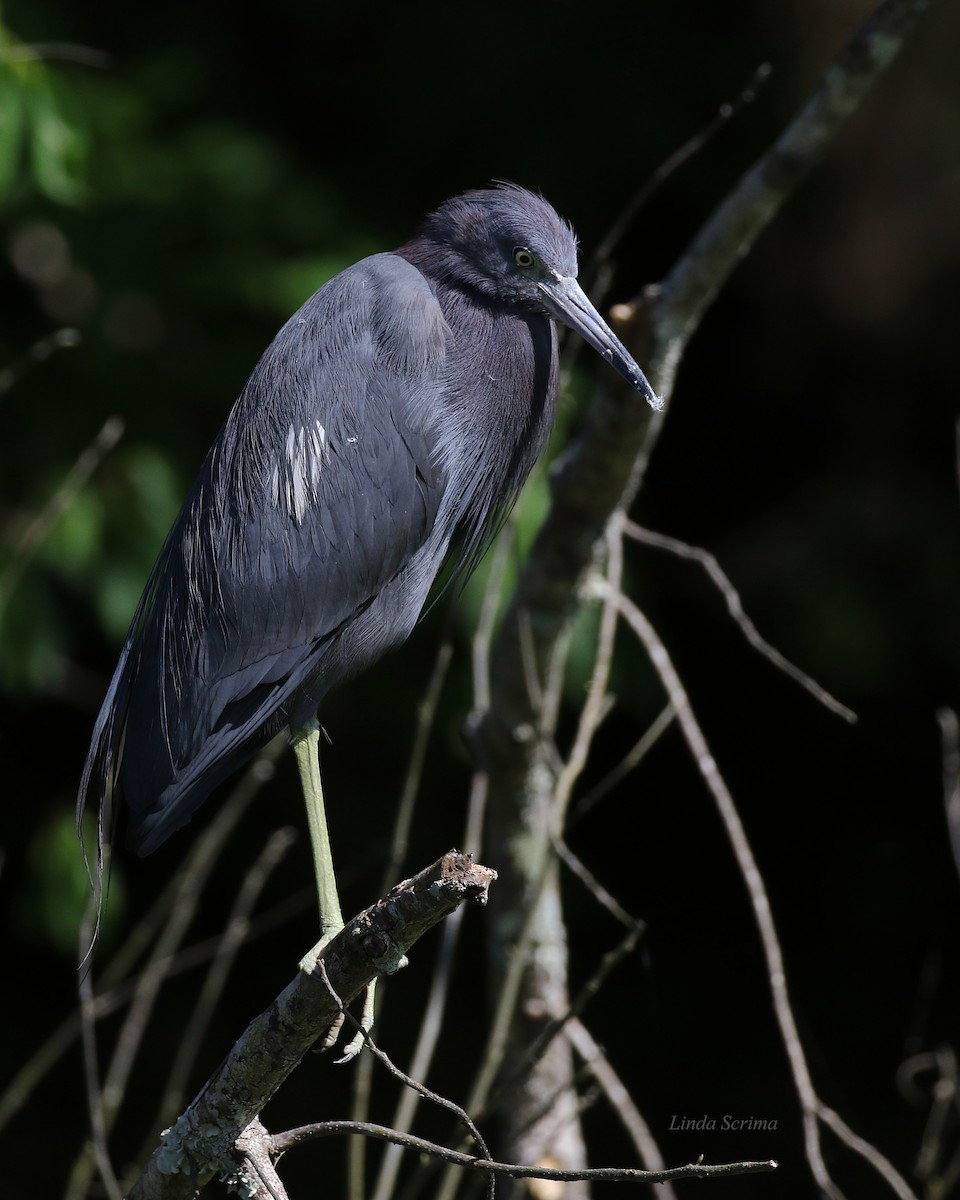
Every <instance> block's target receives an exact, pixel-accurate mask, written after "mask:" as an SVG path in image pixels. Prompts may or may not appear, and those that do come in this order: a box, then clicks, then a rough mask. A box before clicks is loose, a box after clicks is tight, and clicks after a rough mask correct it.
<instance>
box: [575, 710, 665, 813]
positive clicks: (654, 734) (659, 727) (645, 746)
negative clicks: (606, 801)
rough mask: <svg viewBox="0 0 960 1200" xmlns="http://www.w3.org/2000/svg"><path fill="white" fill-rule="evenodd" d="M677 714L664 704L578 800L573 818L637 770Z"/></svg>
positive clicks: (596, 802)
mask: <svg viewBox="0 0 960 1200" xmlns="http://www.w3.org/2000/svg"><path fill="white" fill-rule="evenodd" d="M675 715H676V714H675V713H674V711H673V708H672V706H671V705H670V704H666V705H664V707H663V708H662V709H661V710H660V712H659V713H658V714H657V716H656V717H655V718H654V720H653V722H652V723H651V725H650V727H649V728H648V729H645V730H644V732H643V735H642V736H641V737H640V738H638V739H637V741H636V742H635V743H634V744H633V746H631V748H630V749H629V750H628V751H627V753H626V754H625V755H624V756H623V758H622V759H621V761H620V762H619V763H617V765H616V766H615V767H614V768H613V769H612V770H611V771H608V772H607V774H606V775H605V776H604V777H603V778H602V779H601V780H600V782H599V783H595V784H594V785H593V787H592V788H591V789H590V790H589V792H585V793H584V794H583V795H582V796H581V797H580V799H579V800H578V801H577V802H576V804H575V805H574V808H573V818H574V819H575V820H579V819H580V817H582V816H583V815H584V814H585V813H588V812H589V811H590V810H591V808H593V806H594V805H595V804H599V803H600V801H601V800H602V799H603V798H604V796H606V795H607V794H608V793H609V792H611V791H613V789H614V788H615V787H616V786H617V784H619V783H620V782H621V781H622V780H623V779H625V778H626V777H627V776H628V775H629V774H630V772H631V771H634V770H636V768H637V767H638V766H639V765H640V763H642V762H643V760H644V759H645V758H646V757H647V755H648V754H649V753H650V751H651V750H652V749H653V747H654V746H655V745H656V744H657V742H659V740H660V738H661V737H662V736H663V735H664V733H666V731H667V730H668V729H669V728H670V726H671V725H672V724H673V719H674V716H675Z"/></svg>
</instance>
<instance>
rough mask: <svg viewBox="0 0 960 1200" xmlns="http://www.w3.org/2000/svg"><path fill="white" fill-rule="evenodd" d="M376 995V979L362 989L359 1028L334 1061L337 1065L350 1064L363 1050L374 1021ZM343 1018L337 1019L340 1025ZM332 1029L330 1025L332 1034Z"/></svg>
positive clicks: (341, 1015) (341, 1016)
mask: <svg viewBox="0 0 960 1200" xmlns="http://www.w3.org/2000/svg"><path fill="white" fill-rule="evenodd" d="M376 995H377V981H376V979H371V980H370V982H369V983H368V984H367V986H366V987H365V988H364V989H363V1011H362V1012H361V1014H360V1028H359V1029H358V1030H357V1032H356V1033H355V1034H354V1035H353V1037H352V1038H351V1039H350V1041H349V1042H348V1043H347V1044H346V1046H345V1047H344V1049H343V1054H342V1055H341V1056H340V1057H339V1058H338V1059H337V1060H336V1062H337V1064H338V1065H340V1064H341V1063H348V1062H352V1061H353V1060H354V1059H355V1058H356V1057H357V1055H358V1054H359V1053H360V1051H361V1050H362V1049H363V1043H364V1042H365V1041H366V1040H367V1034H368V1033H369V1032H370V1030H371V1029H372V1028H373V1022H374V1019H375V1013H374V1007H375V1005H376ZM343 1016H344V1014H343V1013H341V1014H340V1017H339V1021H340V1024H341V1025H342V1024H343ZM334 1025H336V1022H334ZM333 1029H334V1026H333V1025H332V1026H331V1027H330V1032H331V1033H332V1032H333ZM339 1032H340V1030H339V1028H338V1029H337V1034H338V1035H339ZM329 1036H330V1034H327V1037H329ZM334 1040H336V1039H334ZM331 1045H332V1043H331Z"/></svg>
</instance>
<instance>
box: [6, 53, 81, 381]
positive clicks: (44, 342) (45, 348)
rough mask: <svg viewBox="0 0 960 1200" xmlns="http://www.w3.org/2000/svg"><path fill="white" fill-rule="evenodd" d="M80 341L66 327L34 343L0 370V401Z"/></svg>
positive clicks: (71, 330)
mask: <svg viewBox="0 0 960 1200" xmlns="http://www.w3.org/2000/svg"><path fill="white" fill-rule="evenodd" d="M11 49H13V48H12V47H6V48H5V50H4V51H0V63H2V62H3V61H4V60H6V61H10V59H8V58H7V55H8V54H9V53H10V50H11ZM81 340H82V339H81V337H80V331H79V330H78V329H70V328H69V327H68V328H65V329H57V330H55V331H54V332H53V333H51V334H50V335H49V336H48V337H44V338H40V339H39V341H36V342H34V343H33V345H32V346H31V347H30V349H29V350H28V351H27V352H26V354H24V355H23V356H22V357H21V358H19V359H18V360H17V362H15V363H13V365H12V366H9V367H3V368H2V369H0V400H2V399H3V398H4V396H6V394H7V392H9V391H10V389H11V388H12V387H14V386H15V385H16V384H18V383H19V382H20V380H21V379H22V378H23V377H24V375H26V374H27V372H28V371H32V370H33V368H34V367H36V366H38V365H39V364H40V363H44V362H46V361H47V359H49V358H52V357H53V355H54V354H56V353H57V352H58V351H59V350H72V349H73V348H74V347H75V346H79V345H80V342H81Z"/></svg>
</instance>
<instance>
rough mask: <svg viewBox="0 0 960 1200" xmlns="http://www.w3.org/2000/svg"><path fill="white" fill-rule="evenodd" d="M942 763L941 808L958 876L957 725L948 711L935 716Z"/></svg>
mask: <svg viewBox="0 0 960 1200" xmlns="http://www.w3.org/2000/svg"><path fill="white" fill-rule="evenodd" d="M937 720H938V722H939V723H940V745H941V752H940V753H941V758H942V762H943V807H944V815H945V817H946V821H947V837H948V839H949V841H950V850H951V852H952V854H953V865H954V866H955V867H956V869H957V874H960V721H958V720H957V714H956V713H955V712H954V710H953V709H952V708H941V709H940V711H939V712H938V713H937Z"/></svg>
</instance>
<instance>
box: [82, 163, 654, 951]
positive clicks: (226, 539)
mask: <svg viewBox="0 0 960 1200" xmlns="http://www.w3.org/2000/svg"><path fill="white" fill-rule="evenodd" d="M576 275H577V253H576V241H575V239H574V235H573V232H572V230H571V228H570V227H569V225H567V224H566V223H565V222H564V221H562V220H561V219H560V217H559V216H558V215H557V214H556V212H555V211H554V210H553V208H552V207H551V206H550V205H549V204H548V203H547V202H546V201H545V200H543V199H541V198H540V197H538V196H535V195H533V194H531V193H530V192H528V191H525V190H524V189H522V188H519V187H516V186H514V185H512V184H500V185H497V186H496V187H492V188H489V189H483V190H478V191H471V192H467V193H465V194H464V195H462V196H459V197H456V198H454V199H452V200H448V201H447V202H446V203H444V204H442V205H441V206H440V207H439V208H438V209H437V210H436V212H434V213H433V214H431V215H430V216H428V217H427V218H426V220H425V221H424V223H423V224H422V226H421V227H420V230H419V231H418V233H417V234H416V235H415V236H414V237H413V238H412V239H411V240H410V241H409V242H407V243H406V244H405V245H403V246H401V247H400V248H399V249H398V250H396V251H394V252H393V253H389V254H375V255H373V256H372V257H370V258H366V259H364V260H363V261H362V262H359V263H357V264H355V265H354V266H352V267H348V268H347V269H346V270H345V271H342V272H341V273H340V274H339V275H337V276H336V277H335V278H333V279H331V280H330V281H329V282H328V283H326V284H324V286H323V287H321V288H320V290H319V291H317V292H316V293H315V294H314V295H313V296H312V297H311V298H310V299H309V300H308V301H307V302H306V304H304V306H303V307H302V308H301V309H300V311H299V312H297V313H295V314H294V316H292V317H291V318H290V320H289V321H288V322H287V323H286V325H284V326H283V328H282V329H281V330H280V332H279V333H278V334H277V336H276V338H275V339H274V341H273V342H272V344H271V345H270V346H269V348H268V349H267V351H266V353H265V354H264V355H263V357H262V358H261V359H260V361H259V363H258V364H257V366H256V367H255V368H254V371H253V374H252V375H251V376H250V379H249V380H248V382H247V384H246V386H245V387H244V389H243V391H242V392H241V394H240V398H239V399H238V400H237V402H236V404H235V405H234V407H233V410H232V411H231V413H230V415H229V416H228V418H227V421H226V424H225V425H224V426H223V428H222V429H221V431H220V433H219V434H218V436H217V439H216V441H215V442H214V444H213V447H212V448H211V450H210V452H209V454H208V455H207V458H206V461H205V462H204V464H203V467H202V468H201V471H200V475H199V477H198V479H197V481H196V483H195V484H194V486H193V490H192V491H191V492H190V494H189V496H188V498H187V501H186V503H185V504H184V507H183V510H182V511H181V513H180V515H179V517H178V518H177V520H176V523H175V524H174V526H173V529H172V530H171V532H170V534H169V536H168V538H167V540H166V543H165V545H164V547H163V549H162V551H161V552H160V557H159V559H158V560H157V563H156V566H155V567H154V569H153V572H152V574H151V575H150V578H149V581H148V583H147V586H146V589H145V591H144V593H143V598H142V599H141V601H140V605H139V607H138V608H137V611H136V614H135V616H134V618H133V623H132V624H131V626H130V632H129V634H128V636H127V640H126V643H125V644H124V647H123V650H122V652H121V655H120V661H119V663H118V664H117V668H116V671H115V672H114V675H113V678H112V680H111V682H110V686H109V689H108V691H107V695H106V699H105V700H104V702H103V707H102V708H101V710H100V715H99V717H98V718H97V721H96V725H95V727H94V731H93V738H92V741H91V745H90V750H89V753H88V756H87V760H86V765H85V767H84V770H83V778H82V781H81V784H80V794H79V802H78V821H79V819H80V817H82V814H83V809H84V806H85V804H87V803H89V802H91V793H92V800H93V802H95V803H96V805H97V808H98V830H99V833H98V854H97V868H98V881H97V882H98V894H99V890H100V888H99V884H100V878H99V876H100V874H101V873H102V867H103V850H104V846H105V841H106V840H108V839H109V838H110V837H111V836H112V831H113V826H114V823H115V820H116V817H117V815H118V812H119V811H120V809H121V808H122V809H123V810H125V813H126V826H127V839H128V842H129V844H130V845H131V846H132V848H133V849H134V850H135V851H136V852H137V853H139V854H149V853H150V852H151V851H152V850H155V849H156V848H157V847H158V846H159V845H160V844H161V843H162V842H164V841H165V840H166V839H167V838H168V837H169V836H170V835H171V834H172V833H174V831H175V830H177V829H179V828H180V827H181V826H182V825H184V824H186V822H187V821H189V820H190V818H191V816H192V815H193V813H194V812H195V811H196V809H197V808H198V807H199V806H200V805H201V804H202V803H203V801H204V800H205V799H206V798H207V796H208V795H209V794H210V793H211V791H213V789H214V788H215V787H216V786H217V785H218V784H219V783H221V782H222V781H223V780H224V779H226V777H227V776H229V775H230V774H232V773H233V772H234V771H235V770H236V769H237V768H238V767H239V766H240V764H241V763H243V762H244V761H245V760H246V759H249V758H250V757H251V756H252V755H253V754H254V753H255V752H256V751H257V750H258V749H259V748H260V747H262V746H263V745H264V744H265V743H266V742H267V741H268V740H269V739H271V738H272V737H273V736H274V735H275V734H276V733H278V732H279V731H280V730H282V729H288V730H289V731H290V735H291V740H292V742H293V746H294V748H295V751H296V755H297V762H298V766H299V770H300V778H301V782H302V785H303V790H304V796H305V799H306V803H307V812H308V819H309V826H310V833H311V839H312V846H313V854H314V866H315V870H316V876H317V887H318V894H319V900H320V916H321V934H322V935H325V936H326V935H329V934H330V933H332V932H334V931H336V930H337V929H339V928H342V925H343V921H342V917H341V914H340V908H339V902H338V900H337V892H336V885H335V882H334V876H333V863H332V859H331V855H330V845H329V839H328V836H327V828H326V820H325V816H324V809H323V797H322V792H321V787H320V768H319V760H318V748H319V730H320V726H319V724H318V720H317V708H318V705H319V704H320V702H321V701H322V700H323V699H324V697H325V696H326V694H327V693H328V692H329V691H330V689H331V688H332V687H334V686H335V685H336V684H337V683H339V682H340V681H342V680H344V679H346V678H347V677H348V676H351V675H353V674H354V673H355V672H357V671H359V670H361V669H362V668H363V667H365V666H367V665H369V664H370V663H372V662H373V661H374V660H375V659H377V658H379V657H380V656H381V655H382V654H383V653H384V652H385V651H387V650H389V649H390V648H391V647H394V646H397V645H399V644H400V643H401V642H403V641H405V640H406V638H407V637H408V636H409V634H410V632H411V630H412V629H413V627H414V625H415V623H416V621H417V618H418V616H419V615H420V612H421V610H422V608H423V606H424V603H425V601H426V599H427V595H428V592H429V591H430V588H431V585H432V584H433V583H434V581H435V580H436V578H437V575H438V574H439V573H440V571H441V570H442V568H443V567H444V565H445V564H446V563H448V562H451V561H453V560H454V559H456V561H458V562H459V564H460V569H461V570H463V571H466V570H469V569H470V567H471V566H473V565H474V564H475V563H476V561H477V558H478V557H479V555H480V554H481V553H482V551H483V549H484V546H485V544H486V542H487V540H488V537H489V535H490V533H491V531H492V530H494V529H495V528H496V526H497V524H498V522H499V521H500V520H501V519H502V518H503V517H504V516H505V514H506V513H507V512H508V511H509V509H510V506H511V505H512V503H513V501H514V500H515V498H516V496H517V493H518V491H519V490H520V487H521V485H522V484H523V482H524V480H525V479H526V477H527V475H528V473H529V471H530V469H531V467H532V466H533V464H534V462H535V460H536V458H537V456H538V454H539V453H540V451H541V450H542V449H543V445H544V443H545V441H546V439H547V436H548V434H549V432H550V428H551V425H552V423H553V418H554V412H555V409H556V403H557V390H558V375H557V330H556V326H555V325H554V320H558V321H562V322H563V323H564V324H566V325H568V326H569V327H570V328H571V329H573V330H575V331H576V332H577V333H579V334H580V335H581V336H582V337H583V338H585V339H586V341H587V342H588V343H589V344H590V345H591V346H592V347H593V348H594V349H595V350H597V351H598V352H599V353H600V354H601V355H602V356H603V357H604V358H605V359H606V360H607V362H609V363H610V364H611V366H613V367H615V368H616V369H617V370H618V371H619V372H620V373H621V374H623V375H624V376H626V378H627V379H628V380H629V381H630V383H631V384H633V386H634V387H635V388H637V389H638V390H639V391H640V392H642V393H643V395H644V396H645V397H646V399H647V400H648V401H649V402H650V404H651V405H653V406H654V407H659V401H658V400H657V397H656V395H655V393H654V392H653V390H652V388H651V387H650V385H649V384H648V383H647V381H646V379H645V378H644V376H643V373H642V372H641V370H640V368H639V367H638V366H637V364H636V363H635V362H634V361H633V359H632V358H631V357H630V355H629V354H628V353H627V351H626V349H625V348H624V346H623V345H621V343H620V342H619V341H618V339H617V338H616V336H615V335H614V333H613V332H612V330H611V329H610V328H609V327H608V326H607V325H606V324H605V322H604V321H603V320H602V318H601V317H600V315H599V313H598V312H597V311H596V309H595V308H594V307H593V305H592V304H591V303H590V301H589V300H588V299H587V297H586V295H585V294H584V292H583V291H582V289H581V288H580V285H579V284H578V283H577V280H576ZM315 949H316V948H315ZM306 961H307V960H305V962H306ZM311 961H313V960H311Z"/></svg>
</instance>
